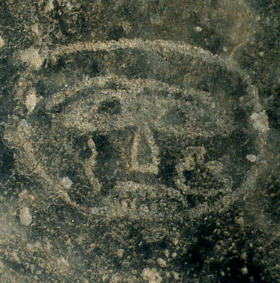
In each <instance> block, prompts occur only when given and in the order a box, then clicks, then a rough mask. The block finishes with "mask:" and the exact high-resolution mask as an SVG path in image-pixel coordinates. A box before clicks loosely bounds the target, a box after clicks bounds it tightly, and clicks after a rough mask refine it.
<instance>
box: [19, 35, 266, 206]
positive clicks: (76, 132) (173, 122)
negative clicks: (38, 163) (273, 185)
mask: <svg viewBox="0 0 280 283" xmlns="http://www.w3.org/2000/svg"><path fill="white" fill-rule="evenodd" d="M76 54H79V56H76ZM81 54H82V55H84V56H85V55H87V56H85V62H91V61H89V59H88V58H90V60H92V61H93V66H94V70H95V71H94V72H93V73H92V72H90V71H89V69H88V66H84V68H82V67H81V66H83V64H82V62H80V61H77V60H76V59H75V56H76V57H77V58H79V59H80V58H81ZM124 54H129V55H127V57H125V56H124ZM45 59H46V62H47V63H46V64H45V66H43V67H42V68H41V69H39V70H38V69H37V70H29V71H27V73H26V74H25V75H23V77H22V80H23V79H26V80H27V81H29V83H27V86H26V89H25V90H21V91H18V93H17V95H18V97H19V100H21V101H22V102H23V103H26V105H28V106H29V109H30V111H29V112H30V113H28V114H27V116H26V119H25V121H26V123H27V125H28V126H27V127H26V129H27V130H26V131H25V138H26V140H29V141H30V142H31V143H32V144H33V146H35V148H34V149H35V150H34V152H36V154H37V157H34V158H38V159H39V160H45V162H46V165H47V164H48V162H50V160H51V159H52V157H51V155H52V154H50V157H46V156H44V153H42V152H39V151H38V150H37V149H36V142H33V141H32V139H35V140H37V141H38V140H40V138H36V137H35V136H36V135H41V139H42V140H45V141H47V140H48V135H46V134H45V133H44V131H42V130H40V129H39V128H40V125H39V124H40V122H39V124H38V122H36V121H35V119H36V117H38V113H44V115H45V116H46V117H47V119H48V120H49V122H50V125H51V126H50V128H49V129H48V130H47V132H48V133H49V134H50V137H51V136H52V138H53V140H59V142H58V143H57V144H53V145H52V147H53V149H55V150H54V152H56V153H58V152H59V151H60V149H58V148H64V150H66V151H67V150H70V151H69V152H68V153H65V155H66V156H67V154H68V155H69V156H67V158H69V157H72V158H73V159H74V160H75V162H76V163H78V164H82V167H83V170H84V171H85V175H86V178H88V179H90V180H91V181H90V183H91V185H93V186H95V190H96V191H97V192H98V191H99V190H100V187H102V186H104V184H105V186H107V185H106V184H108V183H110V182H111V183H114V184H116V183H118V182H130V181H132V182H136V183H137V182H140V183H141V182H142V180H141V178H144V179H143V180H144V183H145V182H148V183H149V182H150V183H151V185H156V184H157V182H158V180H161V181H160V184H161V186H166V187H169V186H170V185H171V187H173V188H174V189H175V190H179V191H180V192H181V193H182V194H184V195H187V196H188V195H193V196H194V197H195V198H196V197H197V196H199V195H200V196H203V195H204V196H206V199H207V198H208V197H207V196H208V195H209V196H219V195H226V194H227V192H231V191H234V190H236V189H237V188H238V187H239V186H240V185H241V184H242V179H243V178H246V172H247V171H248V170H250V168H251V167H252V164H251V163H250V162H247V161H244V160H245V157H244V158H243V157H242V159H241V157H240V156H239V157H238V158H239V159H238V161H237V163H236V164H235V166H233V167H236V168H234V169H232V165H231V160H230V158H229V156H230V157H233V156H234V155H235V154H236V152H238V155H240V154H241V153H242V152H243V151H244V150H246V151H247V150H248V154H255V153H256V151H258V150H259V148H258V147H259V146H260V144H261V143H260V142H259V140H261V139H262V136H261V134H260V133H259V132H258V131H256V130H255V129H252V128H254V127H253V121H252V120H250V117H251V116H252V115H254V113H257V112H260V111H261V106H260V104H259V103H258V95H257V91H256V89H255V88H254V86H253V85H252V84H251V83H250V80H249V78H248V76H247V75H246V73H245V72H244V71H242V70H241V69H239V68H238V67H237V66H236V65H235V64H234V62H232V61H231V60H230V59H228V58H226V59H225V58H221V57H218V56H215V55H213V54H211V53H210V52H208V51H204V50H203V49H201V48H196V47H192V46H190V45H187V44H181V43H177V44H174V43H172V42H168V41H142V40H120V41H119V42H110V43H108V44H103V43H90V42H89V43H87V44H83V45H80V44H79V43H77V44H73V45H69V46H67V47H64V46H60V47H57V48H56V49H54V50H51V51H49V53H48V55H46V58H45ZM61 61H63V62H68V65H67V64H62V66H63V67H61V66H60V65H61ZM90 64H91V63H90ZM139 64H140V65H139ZM141 64H142V65H141ZM139 66H140V67H139ZM143 66H145V67H144V68H143ZM91 68H93V67H92V66H91ZM98 69H99V70H100V71H99V73H98V75H97V70H98ZM128 70H129V72H130V73H128ZM147 77H148V78H147ZM31 90H32V91H31ZM39 94H40V96H39ZM31 99H32V101H33V104H32V101H31ZM36 100H38V103H37V104H36ZM27 101H28V103H27ZM34 101H35V102H34ZM30 105H31V106H32V107H31V106H30ZM248 113H249V114H248ZM255 116H256V115H255ZM240 122H241V123H240ZM42 123H44V122H43V121H42ZM19 131H20V132H21V133H22V132H23V131H21V130H19ZM121 133H125V134H124V135H126V136H125V138H121ZM248 133H250V134H251V136H253V138H251V140H248ZM72 136H76V137H77V136H78V137H79V136H80V137H86V140H87V141H86V143H85V144H84V145H83V147H84V148H90V150H89V149H88V150H89V154H88V156H90V157H89V158H85V159H84V158H82V159H81V158H80V157H79V154H78V153H75V152H74V151H75V150H73V142H72V145H70V146H69V145H67V144H66V143H67V142H68V141H69V139H71V137H72ZM102 139H103V141H102V142H101V144H102V143H105V146H103V147H102V145H101V144H100V140H102ZM104 139H105V140H106V141H104ZM126 139H127V140H126ZM211 139H213V140H215V139H217V140H219V142H218V143H217V144H219V145H218V146H217V145H216V144H215V142H209V141H210V140H211ZM232 139H240V144H241V145H240V148H239V147H238V146H233V147H232V145H231V140H232ZM246 139H247V140H246ZM70 143H71V142H70ZM172 143H174V146H173V145H172ZM223 143H224V144H223ZM242 143H244V145H242ZM90 144H94V146H93V147H92V146H90ZM95 144H96V145H95ZM226 147H228V148H230V149H231V150H232V153H231V152H230V151H231V150H230V151H228V152H225V151H226ZM93 148H94V149H93ZM178 148H179V150H178ZM201 148H203V150H202V151H201ZM32 150H33V149H32ZM32 150H31V151H32ZM111 150H115V151H116V153H111V152H110V151H111ZM209 150H214V153H211V152H209ZM79 151H81V149H79ZM200 151H201V152H203V153H201V154H200V153H199V154H198V153H197V152H200ZM219 151H221V152H222V153H221V154H220V153H219ZM140 152H142V153H141V154H142V156H141V157H139V154H140ZM168 154H169V155H168ZM215 154H216V156H215ZM56 158H57V162H56V165H55V166H53V167H52V168H51V169H48V170H47V171H49V174H50V175H53V176H55V177H54V179H53V177H50V178H49V179H50V180H49V183H50V182H54V183H58V182H59V180H60V179H61V178H65V176H62V175H63V174H64V173H61V172H60V171H63V170H64V171H67V169H65V168H66V167H67V166H68V165H67V164H68V163H69V162H70V161H69V162H68V163H67V162H65V161H63V160H62V159H63V158H62V157H58V156H57V157H56ZM168 159H169V160H168ZM48 160H49V161H48ZM201 160H203V162H202V161H201ZM168 164H171V165H168ZM213 164H214V165H213ZM244 164H245V165H244ZM168 166H171V167H168ZM117 167H118V168H117ZM62 168H64V169H63V170H62ZM167 168H171V169H170V170H169V169H167ZM221 168H222V169H221ZM244 168H246V170H243V169H244ZM168 170H169V171H170V172H171V175H172V177H171V178H172V180H171V181H168V182H167V177H165V176H164V175H165V174H166V173H168ZM195 170H199V171H200V172H206V173H203V174H206V176H207V177H206V179H207V178H210V179H211V180H212V179H213V180H216V181H217V180H219V181H218V182H217V183H219V184H220V185H219V186H222V187H223V186H224V188H219V189H217V190H216V188H215V187H214V188H212V187H211V186H212V185H209V186H210V187H211V188H210V187H209V189H206V190H201V189H200V188H199V185H198V184H199V182H204V181H203V180H204V179H203V178H202V179H201V176H197V174H194V173H193V172H194V171H195ZM242 171H244V172H242ZM122 173H124V177H122V176H121V174H122ZM61 174H62V175H61ZM235 174H239V175H240V176H241V177H240V179H239V180H238V182H236V183H235V182H234V181H232V179H234V175H235ZM105 175H108V176H105ZM145 175H147V176H148V177H145ZM104 176H105V177H104ZM66 177H67V176H66ZM168 178H169V177H168ZM210 179H209V180H210ZM112 180H113V181H112ZM162 180H163V181H162ZM207 180H208V179H207ZM213 180H212V181H213ZM212 181H211V182H212ZM213 182H215V181H213ZM190 186H191V189H190ZM196 186H197V187H196ZM219 186H217V187H219ZM113 191H114V190H113ZM115 193H116V194H118V193H117V192H115ZM115 193H112V194H113V195H114V194H115ZM203 198H204V197H203ZM205 201H206V200H195V201H194V203H195V204H194V205H191V207H195V206H196V205H199V203H201V202H202V203H205ZM206 202H207V201H206Z"/></svg>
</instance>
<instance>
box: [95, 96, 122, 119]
mask: <svg viewBox="0 0 280 283" xmlns="http://www.w3.org/2000/svg"><path fill="white" fill-rule="evenodd" d="M121 111H122V108H121V102H120V101H119V99H117V98H112V99H108V100H104V101H102V102H101V103H100V105H99V107H98V110H97V112H98V113H104V114H108V115H116V114H120V113H121Z"/></svg>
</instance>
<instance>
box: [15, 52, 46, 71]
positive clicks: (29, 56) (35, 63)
mask: <svg viewBox="0 0 280 283" xmlns="http://www.w3.org/2000/svg"><path fill="white" fill-rule="evenodd" d="M19 57H20V60H21V61H22V62H25V63H27V64H29V65H30V66H31V67H32V68H34V69H35V70H38V69H40V67H41V66H42V64H43V62H44V58H42V56H41V55H40V54H39V49H35V48H34V47H30V48H28V49H26V50H23V51H20V53H19Z"/></svg>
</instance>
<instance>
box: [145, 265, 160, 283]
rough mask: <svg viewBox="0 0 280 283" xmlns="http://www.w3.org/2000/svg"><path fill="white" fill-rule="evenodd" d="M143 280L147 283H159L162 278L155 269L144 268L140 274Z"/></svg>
mask: <svg viewBox="0 0 280 283" xmlns="http://www.w3.org/2000/svg"><path fill="white" fill-rule="evenodd" d="M141 276H142V277H143V279H144V280H148V282H149V283H160V282H161V281H162V278H161V277H160V275H159V273H158V272H157V270H156V269H155V268H152V269H151V268H144V270H143V271H142V273H141Z"/></svg>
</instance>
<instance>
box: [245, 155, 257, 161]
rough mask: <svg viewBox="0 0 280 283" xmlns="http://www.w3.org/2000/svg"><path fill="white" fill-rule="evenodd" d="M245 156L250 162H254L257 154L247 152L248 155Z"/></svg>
mask: <svg viewBox="0 0 280 283" xmlns="http://www.w3.org/2000/svg"><path fill="white" fill-rule="evenodd" d="M246 158H247V159H248V160H249V161H250V162H252V163H254V162H256V160H257V156H256V155H254V154H248V155H247V156H246Z"/></svg>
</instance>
